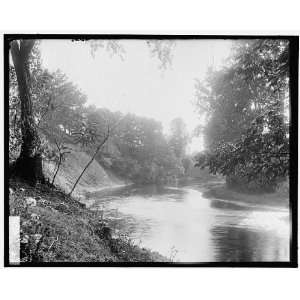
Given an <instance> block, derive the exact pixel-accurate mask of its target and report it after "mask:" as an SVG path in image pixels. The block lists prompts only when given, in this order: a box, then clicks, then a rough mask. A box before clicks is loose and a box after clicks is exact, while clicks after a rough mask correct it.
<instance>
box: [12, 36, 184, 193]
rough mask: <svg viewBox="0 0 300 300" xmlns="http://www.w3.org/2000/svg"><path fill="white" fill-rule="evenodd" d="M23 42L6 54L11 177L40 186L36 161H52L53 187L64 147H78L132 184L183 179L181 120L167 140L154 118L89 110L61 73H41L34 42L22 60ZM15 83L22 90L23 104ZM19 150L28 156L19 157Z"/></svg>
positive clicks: (72, 85)
mask: <svg viewBox="0 0 300 300" xmlns="http://www.w3.org/2000/svg"><path fill="white" fill-rule="evenodd" d="M27 43H29V42H28V41H27V40H24V41H23V40H21V41H18V42H17V41H12V42H11V51H13V47H15V48H16V49H15V51H16V52H17V51H19V52H17V58H15V60H14V61H13V63H12V64H10V66H9V68H10V69H9V131H10V132H9V133H10V134H9V149H10V153H9V157H10V162H11V163H12V164H13V165H14V172H15V175H18V176H20V177H21V178H23V179H25V180H28V181H31V182H32V183H33V184H35V182H36V181H38V180H42V181H43V180H44V176H43V172H42V169H41V168H42V164H41V162H42V161H43V160H52V161H55V162H56V169H55V174H54V177H53V178H52V180H51V181H52V183H54V181H55V176H56V175H57V172H58V170H59V167H60V165H61V164H62V163H63V161H64V159H66V157H67V155H68V153H69V152H70V151H71V149H70V148H69V147H68V145H69V144H80V145H81V146H82V148H83V149H84V150H85V151H86V152H88V153H89V154H90V155H91V157H92V160H93V159H96V160H97V161H98V162H99V163H101V164H102V165H103V166H104V167H105V168H108V169H110V170H112V171H114V172H115V173H116V174H118V175H119V176H122V177H125V178H128V179H130V180H132V181H134V182H147V183H148V182H166V181H169V180H173V179H174V178H177V177H179V176H183V175H184V174H185V168H184V166H185V167H186V168H187V164H186V163H185V164H184V160H185V148H186V145H187V142H188V135H187V132H186V128H185V125H184V123H183V122H182V120H180V119H175V120H174V121H173V122H172V128H171V134H170V136H165V135H164V134H163V130H162V125H161V123H159V122H157V121H155V120H153V119H149V118H144V117H139V116H136V115H134V114H128V115H123V114H122V113H120V112H111V111H109V110H108V109H105V108H97V107H95V106H92V105H89V106H88V105H87V96H86V95H85V94H84V93H83V92H82V91H81V90H80V88H79V87H78V86H76V85H75V84H73V83H72V82H70V80H69V79H68V78H67V76H66V75H65V74H63V73H62V72H61V71H56V72H49V71H48V70H46V69H45V68H43V66H42V64H41V57H40V52H39V43H38V42H37V41H35V42H34V43H31V44H30V47H31V49H30V50H29V49H28V51H27V52H26V55H27V56H25V54H23V53H22V51H23V48H24V46H22V45H23V44H26V45H27ZM100 46H101V45H100ZM112 46H113V49H115V48H116V45H115V44H113V45H112ZM152 46H153V45H152ZM159 46H160V47H161V46H162V45H159ZM22 47H23V48H22ZM28 47H29V46H28ZM93 47H94V46H93ZM98 47H99V46H98ZM149 47H150V46H149ZM93 49H94V48H93ZM158 49H159V48H158ZM158 49H156V48H155V51H158ZM116 51H117V50H116ZM153 51H154V50H153ZM155 51H154V52H155ZM18 59H19V60H20V61H18V62H17V61H16V60H18ZM164 59H165V57H164ZM168 62H169V61H168ZM165 63H166V62H165ZM16 66H17V67H16ZM21 66H22V67H21ZM18 68H20V69H18ZM22 76H23V77H24V76H25V77H24V78H25V79H24V78H23V77H22ZM20 78H21V79H22V78H23V79H24V80H25V81H24V85H25V86H26V88H27V91H25V96H26V95H27V98H26V97H25V100H24V99H23V100H22V97H23V96H24V95H23V94H22V93H24V91H23V90H21V89H20V80H21V79H20ZM26 93H27V94H26ZM22 95H23V96H22ZM24 103H25V104H24ZM26 118H27V119H28V118H29V119H28V120H27V121H26ZM28 135H29V139H28ZM24 145H25V146H26V147H27V148H29V150H30V151H29V150H28V149H27V150H26V149H25V150H26V151H27V152H24V151H25V150H24ZM26 147H25V148H26ZM29 167H33V169H32V170H31V171H28V168H29ZM86 167H88V165H87V166H86ZM37 169H40V170H39V171H38V172H37ZM37 174H40V177H39V176H37ZM79 179H80V178H79ZM72 190H73V189H72ZM71 192H72V191H71Z"/></svg>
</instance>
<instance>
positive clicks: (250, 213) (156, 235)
mask: <svg viewBox="0 0 300 300" xmlns="http://www.w3.org/2000/svg"><path fill="white" fill-rule="evenodd" d="M204 191H205V186H203V184H196V183H190V184H184V185H181V186H180V187H163V186H156V185H147V186H134V185H132V186H127V187H123V188H118V189H112V190H108V191H102V192H101V193H96V194H95V195H97V196H95V195H94V197H95V198H96V201H95V202H94V204H93V205H92V208H93V209H100V210H103V211H104V218H108V219H110V226H112V227H113V228H114V231H115V232H117V233H118V234H126V235H127V236H129V237H130V238H131V239H132V240H133V241H134V242H135V243H136V244H138V245H140V246H143V247H146V248H149V249H151V250H153V251H157V252H159V253H160V254H162V255H164V256H166V257H168V258H171V259H172V260H173V261H178V262H230V261H240V262H251V261H289V239H290V225H289V224H290V222H289V211H288V209H287V208H284V207H271V206H270V207H269V206H263V205H248V204H245V203H242V202H239V201H229V200H222V199H214V198H207V197H205V196H204V195H203V193H204Z"/></svg>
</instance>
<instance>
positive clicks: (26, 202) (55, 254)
mask: <svg viewBox="0 0 300 300" xmlns="http://www.w3.org/2000/svg"><path fill="white" fill-rule="evenodd" d="M9 207H10V215H11V216H20V217H21V233H20V234H21V261H22V263H29V264H30V262H153V261H168V260H167V259H166V258H165V257H163V256H161V255H160V254H158V253H156V252H152V251H150V250H148V249H145V248H140V247H138V246H136V245H134V243H133V242H132V241H131V240H130V239H128V238H124V237H116V236H114V233H113V232H112V231H111V229H110V228H109V227H108V226H107V223H106V221H105V220H103V219H102V215H103V214H102V213H101V212H99V211H98V212H97V211H91V210H89V209H87V208H85V205H84V204H82V203H80V202H78V201H76V200H74V199H73V198H70V197H68V196H67V195H66V194H65V193H64V192H62V191H61V190H58V189H55V188H54V189H51V188H50V187H49V186H46V185H40V186H37V187H35V188H32V187H30V186H28V185H27V184H25V183H21V182H18V181H12V180H11V181H10V195H9Z"/></svg>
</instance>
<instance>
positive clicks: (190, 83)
mask: <svg viewBox="0 0 300 300" xmlns="http://www.w3.org/2000/svg"><path fill="white" fill-rule="evenodd" d="M120 42H121V43H122V45H123V46H124V48H125V51H126V54H125V59H124V60H121V59H120V58H119V57H118V56H113V57H111V56H110V54H109V53H108V52H107V51H105V50H103V49H99V50H98V51H97V52H96V56H95V58H93V57H92V55H91V54H90V47H89V46H87V45H84V44H83V43H82V44H81V43H74V42H71V41H70V40H43V41H42V42H41V54H42V60H43V64H44V66H45V67H46V68H48V69H49V70H50V71H55V70H57V69H60V70H61V71H63V72H64V73H65V74H66V75H67V76H68V77H69V79H70V80H71V81H73V82H74V83H76V84H77V85H78V86H79V87H80V89H81V90H82V91H83V92H84V93H85V94H86V95H87V96H88V104H95V105H96V106H97V107H106V108H108V109H110V110H112V111H121V112H123V113H127V112H131V113H135V114H137V115H140V116H145V117H150V118H154V119H156V120H158V121H160V122H162V124H163V128H164V132H168V130H169V125H170V121H171V120H172V119H174V118H177V117H181V118H182V119H183V120H184V122H185V123H186V125H187V128H188V130H189V132H190V133H191V132H192V130H193V129H194V128H195V126H197V124H199V122H200V121H199V118H198V116H197V114H196V113H195V107H194V106H193V103H192V102H193V100H194V93H195V90H194V79H195V78H198V79H203V78H204V76H205V73H206V71H207V68H208V66H210V65H211V64H213V65H214V67H218V66H220V64H222V62H223V60H224V59H225V58H226V57H227V56H228V54H229V52H230V48H231V45H232V42H231V41H228V40H227V41H225V40H176V47H175V48H174V49H173V62H172V66H171V67H170V68H168V69H167V70H166V71H161V70H160V69H159V64H160V62H159V61H158V59H157V58H155V57H151V55H150V51H149V48H148V47H147V45H146V41H144V40H122V41H120ZM200 150H202V140H201V138H198V139H197V138H194V139H193V141H192V143H191V145H190V146H189V152H193V151H200Z"/></svg>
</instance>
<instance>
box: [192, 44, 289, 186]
mask: <svg viewBox="0 0 300 300" xmlns="http://www.w3.org/2000/svg"><path fill="white" fill-rule="evenodd" d="M233 52H234V53H233V56H232V57H231V59H230V64H229V65H227V66H225V67H224V68H223V69H221V70H218V71H212V70H211V71H210V73H209V76H208V78H207V83H206V85H205V84H203V83H200V82H198V83H197V93H196V95H197V102H196V105H197V107H198V109H199V112H203V111H205V113H206V117H207V124H206V125H205V126H204V128H203V130H202V132H203V134H204V136H205V140H206V147H207V151H206V153H203V154H202V155H199V156H198V163H197V165H198V166H202V167H205V166H208V167H209V168H210V171H211V172H212V173H216V172H218V173H221V174H223V175H225V176H226V178H227V181H228V183H229V184H230V185H236V186H243V185H244V186H247V188H250V189H256V188H267V189H270V190H272V189H273V188H274V187H275V186H276V184H277V182H278V181H279V180H281V179H282V178H284V177H285V176H286V175H287V174H288V170H289V154H288V153H289V150H288V149H289V135H288V119H287V117H286V110H287V109H286V108H287V107H286V106H287V104H288V94H289V89H288V82H289V73H288V70H289V66H288V64H289V62H288V56H289V55H288V43H287V42H286V41H284V40H254V41H251V42H249V41H242V42H240V43H237V45H236V46H235V47H234V48H233Z"/></svg>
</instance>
